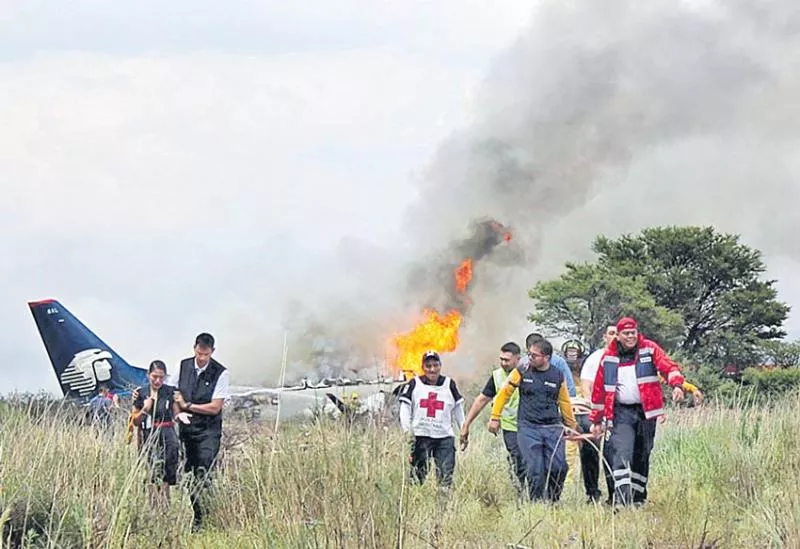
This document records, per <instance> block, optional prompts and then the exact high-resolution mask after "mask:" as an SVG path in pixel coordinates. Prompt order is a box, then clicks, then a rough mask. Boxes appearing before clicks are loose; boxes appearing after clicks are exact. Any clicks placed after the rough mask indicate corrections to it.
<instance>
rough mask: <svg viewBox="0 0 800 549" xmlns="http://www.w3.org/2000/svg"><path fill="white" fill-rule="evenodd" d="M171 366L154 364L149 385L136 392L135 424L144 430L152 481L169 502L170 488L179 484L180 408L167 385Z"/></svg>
mask: <svg viewBox="0 0 800 549" xmlns="http://www.w3.org/2000/svg"><path fill="white" fill-rule="evenodd" d="M166 377H167V366H166V365H165V364H164V362H162V361H161V360H154V361H153V362H151V363H150V368H149V371H148V374H147V378H148V381H149V384H148V385H145V386H144V387H139V388H138V389H136V391H135V392H134V402H133V409H134V420H133V421H134V424H135V425H136V426H137V427H141V429H142V444H141V450H142V452H144V453H146V455H147V462H148V464H149V466H150V470H151V477H150V479H151V482H153V483H155V484H156V490H155V491H156V493H161V494H163V495H164V497H165V498H166V499H169V487H170V486H175V484H176V483H177V472H178V445H179V442H178V435H177V433H176V432H175V420H176V419H180V418H179V417H178V416H179V413H180V408H179V407H178V405H177V404H176V403H175V399H174V393H175V387H172V386H170V385H167V384H165V383H164V380H165V379H166Z"/></svg>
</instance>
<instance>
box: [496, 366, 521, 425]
mask: <svg viewBox="0 0 800 549" xmlns="http://www.w3.org/2000/svg"><path fill="white" fill-rule="evenodd" d="M506 378H508V373H507V372H506V371H505V370H503V369H502V368H497V369H495V370H494V371H493V372H492V379H494V390H495V392H496V393H499V392H500V389H502V388H503V385H505V383H506ZM517 412H519V389H514V392H513V393H511V398H509V399H508V402H506V406H505V408H503V415H501V416H500V428H502V429H503V431H514V432H516V431H517Z"/></svg>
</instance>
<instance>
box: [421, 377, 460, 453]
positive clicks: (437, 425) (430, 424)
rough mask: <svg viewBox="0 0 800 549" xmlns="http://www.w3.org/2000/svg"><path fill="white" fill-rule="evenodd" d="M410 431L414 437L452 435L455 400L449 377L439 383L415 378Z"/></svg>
mask: <svg viewBox="0 0 800 549" xmlns="http://www.w3.org/2000/svg"><path fill="white" fill-rule="evenodd" d="M411 402H412V405H411V432H413V433H414V436H415V437H430V438H446V437H452V436H453V409H454V408H455V406H456V401H455V399H454V398H453V391H452V390H451V388H450V378H449V377H445V378H444V383H442V384H441V385H426V384H424V383H423V382H422V380H421V379H419V378H417V380H416V382H415V383H414V390H413V391H412V393H411Z"/></svg>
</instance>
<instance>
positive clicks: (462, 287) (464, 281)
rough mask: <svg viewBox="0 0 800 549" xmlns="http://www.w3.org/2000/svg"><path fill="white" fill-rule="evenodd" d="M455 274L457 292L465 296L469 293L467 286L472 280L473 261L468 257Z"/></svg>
mask: <svg viewBox="0 0 800 549" xmlns="http://www.w3.org/2000/svg"><path fill="white" fill-rule="evenodd" d="M454 274H455V277H456V290H458V293H460V294H463V293H464V292H466V291H467V286H469V283H470V281H471V280H472V259H470V258H469V257H468V258H467V259H465V260H464V261H462V262H461V265H459V266H458V267H456V270H455V271H454Z"/></svg>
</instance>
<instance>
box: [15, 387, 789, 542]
mask: <svg viewBox="0 0 800 549" xmlns="http://www.w3.org/2000/svg"><path fill="white" fill-rule="evenodd" d="M123 430H124V425H123V424H122V422H120V425H118V426H117V427H115V428H114V430H112V431H111V432H101V431H98V430H94V429H92V428H89V427H86V426H80V425H78V424H77V423H76V422H75V420H74V412H73V411H70V410H58V409H55V408H54V409H52V410H49V411H45V412H42V410H38V409H37V410H33V409H32V408H31V407H29V406H28V407H26V406H24V405H22V404H20V403H14V402H3V403H0V522H2V532H3V546H4V547H7V546H11V547H20V546H23V547H90V548H95V547H97V548H99V547H398V546H402V547H447V548H450V547H630V548H641V547H658V548H662V547H664V548H667V547H676V548H677V547H685V548H700V547H703V548H712V547H714V548H717V547H800V495H798V491H797V489H796V487H795V482H796V481H795V479H796V478H798V476H800V399H798V398H796V397H792V398H789V399H787V400H785V401H783V402H781V403H780V405H776V406H773V407H770V408H754V407H746V408H742V409H736V408H734V409H730V408H722V407H705V408H699V409H693V410H684V411H675V412H674V413H672V414H671V415H670V418H669V421H668V422H667V423H666V424H664V425H660V426H659V431H658V439H657V442H656V449H655V451H654V454H653V458H652V467H651V475H650V477H651V482H650V485H649V491H650V502H649V503H648V505H647V506H646V507H645V508H643V509H640V510H622V511H620V512H617V513H613V512H611V511H610V510H609V509H607V508H604V507H603V506H594V505H587V504H585V503H584V497H583V490H582V487H581V486H580V485H579V482H580V481H579V480H578V483H574V484H571V485H568V486H567V488H566V489H565V493H564V496H563V499H562V502H561V503H559V504H557V505H555V506H551V505H544V504H529V503H521V502H519V501H517V500H516V498H515V493H514V490H513V488H512V485H511V481H510V476H509V474H508V470H507V465H506V462H505V450H504V448H503V444H502V440H501V439H500V438H499V437H494V436H492V435H490V434H488V433H487V432H486V431H485V430H484V429H483V428H482V424H478V423H477V422H476V425H475V427H474V429H473V436H472V439H473V440H472V441H471V445H470V448H469V449H468V450H467V451H466V452H464V453H461V452H459V453H458V456H457V465H456V476H455V482H454V486H453V488H452V489H451V490H450V491H444V490H441V489H439V488H438V487H437V486H436V483H435V481H434V479H433V478H431V479H430V481H429V482H427V483H426V484H425V485H423V486H410V485H409V484H408V483H407V481H406V468H407V460H406V458H407V449H406V446H405V443H404V442H403V437H402V434H401V433H400V432H399V430H398V429H396V428H395V427H390V428H367V427H358V426H353V427H346V426H344V425H342V424H336V423H331V422H326V421H320V422H317V423H314V424H310V425H300V424H287V425H284V426H282V427H281V431H280V432H279V433H278V435H277V436H275V435H274V434H273V433H271V432H270V428H269V426H267V425H255V424H254V425H246V424H236V423H235V422H233V421H228V422H227V424H226V431H227V432H226V446H227V449H226V451H225V452H224V458H223V459H222V460H221V463H220V466H221V467H220V470H219V473H218V475H217V478H216V481H215V485H214V494H213V496H214V504H213V508H212V510H211V514H210V523H209V526H208V528H207V529H205V530H203V531H201V532H199V533H196V534H192V533H191V532H190V524H191V508H190V506H189V501H188V497H187V496H186V491H185V490H184V489H182V488H181V487H178V488H176V489H174V490H173V492H172V498H171V501H170V502H169V504H166V505H161V506H159V505H152V504H151V503H149V499H148V497H147V493H146V490H145V487H146V484H145V478H146V475H147V471H146V470H145V467H144V465H143V463H141V461H140V460H137V455H136V449H135V445H131V446H126V445H125V444H124V443H123V442H122V441H123ZM273 450H274V451H273ZM579 477H580V476H579V475H578V479H579ZM601 484H602V482H601Z"/></svg>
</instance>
